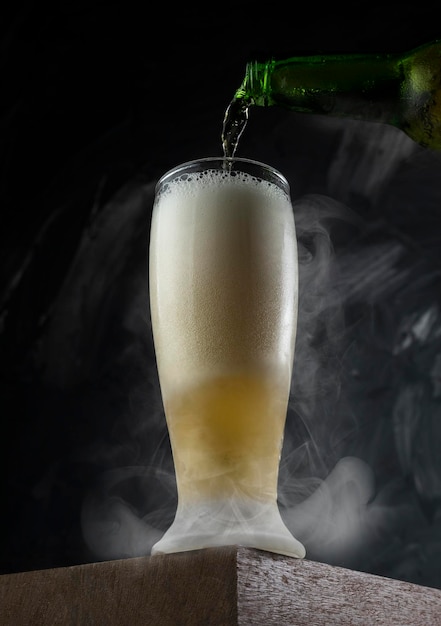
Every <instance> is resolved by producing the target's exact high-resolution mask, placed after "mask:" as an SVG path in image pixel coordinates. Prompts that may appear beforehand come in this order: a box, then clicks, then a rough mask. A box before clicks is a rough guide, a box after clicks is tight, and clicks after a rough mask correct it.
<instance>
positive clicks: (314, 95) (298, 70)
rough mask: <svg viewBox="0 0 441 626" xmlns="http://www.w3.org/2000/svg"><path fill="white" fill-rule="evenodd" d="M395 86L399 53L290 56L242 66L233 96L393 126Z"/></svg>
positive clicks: (395, 119)
mask: <svg viewBox="0 0 441 626" xmlns="http://www.w3.org/2000/svg"><path fill="white" fill-rule="evenodd" d="M401 82H402V65H401V57H400V56H399V55H386V54H382V55H374V54H370V55H364V54H350V55H349V54H348V55H324V56H320V55H319V56H312V57H292V58H290V59H286V60H281V61H275V60H270V61H267V62H265V63H257V62H251V63H248V65H247V67H246V73H245V78H244V81H243V83H242V85H241V87H240V88H239V89H238V90H237V92H236V98H242V99H244V100H246V101H248V102H249V103H250V104H251V105H256V106H272V105H280V106H283V107H285V108H289V109H291V110H293V111H299V112H306V113H319V114H320V113H323V114H327V115H334V116H342V117H345V116H347V117H352V118H355V119H356V118H359V119H364V120H375V121H383V122H387V123H391V124H396V125H398V124H399V99H400V98H399V97H400V85H401Z"/></svg>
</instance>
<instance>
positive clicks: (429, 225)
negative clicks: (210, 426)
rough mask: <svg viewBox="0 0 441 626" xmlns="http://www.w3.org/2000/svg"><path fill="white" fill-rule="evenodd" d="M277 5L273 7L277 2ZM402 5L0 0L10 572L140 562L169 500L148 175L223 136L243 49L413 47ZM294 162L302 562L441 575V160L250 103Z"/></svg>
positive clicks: (295, 435) (426, 579)
mask: <svg viewBox="0 0 441 626" xmlns="http://www.w3.org/2000/svg"><path fill="white" fill-rule="evenodd" d="M281 6H283V5H281ZM430 11H431V9H430V7H429V8H427V7H426V8H425V7H423V6H421V5H419V6H418V7H416V6H415V7H413V6H412V5H406V7H402V6H400V7H399V8H398V5H397V6H392V7H388V6H382V5H378V6H375V5H373V4H372V3H358V4H357V6H356V7H354V6H352V5H351V8H348V7H340V8H339V7H332V8H331V7H329V8H328V7H326V8H323V7H317V6H311V7H309V6H302V11H301V12H299V13H298V14H296V11H295V7H292V11H291V10H290V11H289V12H287V11H286V10H285V9H284V8H281V7H279V8H277V5H274V3H273V4H271V5H268V7H262V8H259V9H257V8H256V5H255V4H254V3H245V6H244V3H241V6H240V7H232V6H230V5H225V6H223V7H221V6H219V7H215V8H213V7H212V6H211V5H210V6H208V5H205V6H198V7H195V6H194V5H191V6H185V7H184V6H182V7H179V8H177V7H176V6H171V5H167V6H165V5H164V6H163V7H156V8H155V10H154V11H153V10H152V11H151V14H149V7H148V6H147V5H142V6H138V7H136V8H135V7H131V6H130V5H129V4H127V3H121V4H120V5H118V4H114V3H113V4H111V5H108V4H107V3H98V2H93V3H86V2H76V3H69V2H65V3H59V5H58V7H55V8H54V9H52V10H51V11H50V12H49V11H46V12H45V11H43V10H42V9H41V7H40V6H39V5H38V4H37V3H33V2H24V3H21V5H20V6H19V7H14V8H11V9H9V10H8V9H2V19H1V20H0V29H1V44H2V56H1V76H2V99H1V103H0V106H1V125H0V136H1V159H2V168H1V172H0V177H1V178H0V185H1V187H0V189H1V210H2V219H1V228H0V240H1V247H0V254H1V259H2V261H1V267H0V298H1V307H2V308H1V316H0V367H1V380H0V385H1V387H0V389H1V394H0V416H1V423H2V436H1V459H2V462H3V463H4V467H3V471H2V490H3V494H2V499H1V503H2V512H1V513H2V514H1V521H2V534H1V544H0V545H1V549H0V571H1V573H9V572H15V571H24V570H30V569H35V568H45V567H58V566H64V565H72V564H77V563H84V562H91V561H96V560H100V559H108V558H123V557H128V556H136V555H140V554H148V553H149V551H150V548H151V545H152V543H153V542H154V541H155V540H156V539H157V538H158V537H159V536H160V535H161V534H162V532H163V531H164V530H165V529H166V528H167V527H168V525H169V523H170V521H171V519H172V517H173V512H174V507H175V505H176V499H175V486H174V480H173V465H172V461H171V455H170V449H169V444H168V435H167V431H166V427H165V421H164V416H163V412H162V406H161V399H160V393H159V385H158V380H157V374H156V368H155V360H154V352H153V344H152V339H151V328H150V321H149V310H148V280H147V276H148V265H147V251H148V234H149V226H150V215H151V207H152V199H153V189H154V184H155V182H156V180H157V179H158V176H159V175H160V174H161V173H163V172H164V171H166V170H167V169H168V168H170V167H172V166H173V165H175V164H177V163H179V162H182V161H185V160H189V159H192V158H195V157H199V156H208V155H210V154H215V155H219V154H221V144H220V133H221V125H222V118H223V114H224V111H225V108H226V106H227V104H228V102H229V101H230V99H231V97H232V94H233V93H234V90H235V89H236V87H237V86H238V85H239V83H240V80H241V78H242V75H243V72H244V67H245V63H246V62H247V61H248V60H249V59H250V58H251V57H252V55H253V54H254V53H256V52H259V54H262V51H267V52H268V54H278V55H290V54H297V53H310V54H313V53H318V52H345V51H346V52H354V51H355V52H364V51H366V52H374V51H401V50H406V49H409V48H412V47H414V46H417V45H419V44H421V43H424V42H425V41H428V40H432V39H435V38H436V37H437V36H439V28H437V27H436V16H432V15H431V13H430ZM239 155H241V156H247V157H249V158H255V159H259V160H263V161H266V162H269V163H271V164H272V165H274V166H276V167H278V168H279V169H280V170H281V171H282V172H283V173H284V174H285V175H286V176H287V178H288V180H289V182H290V184H291V189H292V197H293V202H294V208H295V212H296V224H297V229H298V237H299V255H300V283H301V284H300V316H299V331H298V340H297V349H296V350H297V351H296V367H295V372H294V378H293V392H292V398H291V402H290V408H289V412H288V419H287V427H286V439H285V445H284V451H283V455H282V462H281V474H280V506H281V509H282V511H283V515H284V516H285V519H286V521H287V523H288V524H289V526H290V527H291V528H292V530H293V532H295V533H296V534H297V536H298V538H299V539H301V540H303V541H304V542H305V544H306V547H307V550H308V557H309V558H314V559H318V560H322V561H325V562H330V563H336V564H339V565H343V566H347V567H352V568H354V569H360V570H365V571H369V572H372V573H375V574H381V575H386V576H391V577H393V578H398V579H403V580H409V581H411V582H416V583H419V584H424V585H429V586H434V587H439V588H441V567H440V565H439V563H440V562H441V558H440V557H441V548H440V546H441V528H440V525H441V521H440V520H441V518H440V516H441V509H440V497H441V463H440V460H439V448H440V441H441V426H440V424H441V383H440V376H441V357H439V352H440V350H439V348H440V342H441V308H440V306H441V303H440V301H439V300H440V296H439V294H440V290H439V273H440V269H441V265H440V255H439V244H440V240H441V234H440V233H441V229H440V227H441V209H440V200H441V177H440V175H439V173H440V171H441V170H440V168H441V155H440V154H437V153H433V152H430V151H427V150H424V149H423V148H421V147H420V146H417V145H416V144H414V143H413V142H412V141H411V140H410V139H409V138H408V137H406V136H405V135H404V134H403V133H401V132H400V131H398V130H396V129H393V128H390V127H385V126H382V125H376V124H366V123H362V122H354V121H350V120H347V121H342V120H329V119H326V118H319V117H316V118H312V117H308V116H302V115H299V114H294V113H288V112H286V111H281V110H276V109H266V110H255V111H252V112H251V117H250V122H249V124H248V127H247V130H246V131H245V134H244V136H243V141H242V143H241V145H240V148H239Z"/></svg>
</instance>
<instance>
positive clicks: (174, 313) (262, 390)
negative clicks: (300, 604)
mask: <svg viewBox="0 0 441 626" xmlns="http://www.w3.org/2000/svg"><path fill="white" fill-rule="evenodd" d="M297 285H298V266H297V245H296V234H295V226H294V216H293V210H292V205H291V200H290V196H289V186H288V183H287V181H286V179H285V178H284V177H283V176H282V175H281V174H280V173H279V172H277V171H276V170H274V169H273V168H271V167H269V166H268V165H265V164H263V163H258V162H256V161H252V160H249V159H242V158H233V159H223V158H217V157H216V158H204V159H200V160H195V161H191V162H189V163H184V164H182V165H179V166H177V167H176V168H174V169H173V170H171V171H169V172H168V173H166V174H165V175H164V176H163V177H162V178H161V180H160V181H159V182H158V185H157V188H156V197H155V203H154V209H153V216H152V226H151V239H150V304H151V316H152V325H153V338H154V344H155V352H156V358H157V365H158V373H159V380H160V385H161V393H162V398H163V403H164V410H165V415H166V420H167V428H168V432H169V436H170V442H171V446H172V452H173V462H174V467H175V473H176V481H177V490H178V506H177V511H176V516H175V519H174V522H173V524H172V525H171V527H170V528H169V529H168V531H167V532H166V533H165V534H164V536H163V538H162V539H161V540H160V541H158V542H157V543H156V544H155V545H154V546H153V549H152V554H157V553H168V552H181V551H186V550H194V549H199V548H205V547H209V546H222V545H231V544H239V545H243V546H248V547H254V548H258V549H262V550H268V551H271V552H276V553H281V554H286V555H290V556H294V557H299V558H302V557H303V556H304V555H305V549H304V547H303V545H302V544H301V543H300V542H299V541H297V540H296V539H295V538H294V537H293V536H292V534H291V533H290V532H289V530H288V529H287V527H286V526H285V525H284V523H283V521H282V518H281V516H280V512H279V509H278V505H277V480H278V471H279V462H280V454H281V449H282V442H283V433H284V428H285V420H286V412H287V405H288V398H289V392H290V383H291V372H292V365H293V357H294V342H295V334H296V326H297V298H298V288H297Z"/></svg>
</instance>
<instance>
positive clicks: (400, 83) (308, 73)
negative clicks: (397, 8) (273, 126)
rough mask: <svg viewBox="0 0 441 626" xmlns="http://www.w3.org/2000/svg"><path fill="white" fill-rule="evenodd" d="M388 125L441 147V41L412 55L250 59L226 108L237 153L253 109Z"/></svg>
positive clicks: (227, 148)
mask: <svg viewBox="0 0 441 626" xmlns="http://www.w3.org/2000/svg"><path fill="white" fill-rule="evenodd" d="M273 105H278V106H282V107H285V108H288V109H290V110H292V111H298V112H304V113H315V114H321V115H331V116H334V117H349V118H353V119H359V120H366V121H373V122H383V123H386V124H391V125H393V126H396V127H398V128H400V129H401V130H403V131H404V132H405V133H407V135H409V137H411V138H412V139H413V140H414V141H416V142H417V143H419V144H421V145H422V146H424V147H427V148H431V149H434V150H441V39H439V40H436V41H433V42H431V43H429V44H426V45H423V46H419V47H418V48H415V49H413V50H411V51H410V52H407V53H405V54H330V55H316V56H305V57H292V58H289V59H285V60H270V61H267V62H265V63H258V62H251V63H248V65H247V66H246V72H245V78H244V80H243V82H242V84H241V86H240V87H239V89H238V90H237V91H236V93H235V95H234V98H233V101H232V102H231V104H230V106H229V107H228V109H227V112H226V115H225V120H224V127H223V134H222V142H223V146H224V152H225V155H226V156H232V153H234V151H235V149H236V147H237V142H238V140H239V136H240V134H241V132H242V131H243V129H244V127H245V125H246V120H247V117H248V109H249V107H250V106H273Z"/></svg>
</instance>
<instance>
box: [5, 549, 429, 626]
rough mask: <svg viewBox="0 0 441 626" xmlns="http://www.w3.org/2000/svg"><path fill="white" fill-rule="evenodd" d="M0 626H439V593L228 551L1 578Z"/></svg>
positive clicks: (285, 559) (309, 563)
mask: <svg viewBox="0 0 441 626" xmlns="http://www.w3.org/2000/svg"><path fill="white" fill-rule="evenodd" d="M0 624H1V626H46V625H47V626H58V625H60V626H65V625H69V626H70V625H75V626H76V625H79V626H86V625H87V626H91V625H92V626H95V625H96V626H98V625H99V626H113V625H115V626H116V625H117V626H138V625H139V626H140V625H143V626H145V625H148V626H150V625H152V626H153V625H154V626H187V625H188V626H190V625H198V626H199V625H200V626H210V625H213V626H230V625H236V624H237V625H240V626H245V625H250V626H251V625H252V626H259V625H262V626H272V625H274V626H276V625H277V626H285V625H293V626H306V625H307V626H332V625H334V624H335V625H337V624H338V625H339V626H349V625H351V626H352V625H354V626H355V625H357V626H358V625H360V626H376V625H377V624H378V625H380V624H381V625H384V626H441V590H439V589H434V588H429V587H421V586H419V585H414V584H411V583H407V582H403V581H398V580H392V579H388V578H383V577H380V576H373V575H371V574H366V573H362V572H357V571H352V570H347V569H344V568H341V567H333V566H331V565H327V564H323V563H317V562H314V561H309V560H307V559H304V560H297V559H292V558H289V557H284V556H280V555H275V554H272V553H269V552H263V551H259V550H253V549H248V548H242V547H237V546H231V547H226V548H208V549H205V550H199V551H194V552H187V553H180V554H170V555H156V556H153V557H141V558H132V559H123V560H116V561H106V562H101V563H92V564H90V563H89V564H85V565H78V566H72V567H65V568H57V569H47V570H36V571H31V572H23V573H16V574H7V575H3V576H0Z"/></svg>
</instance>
